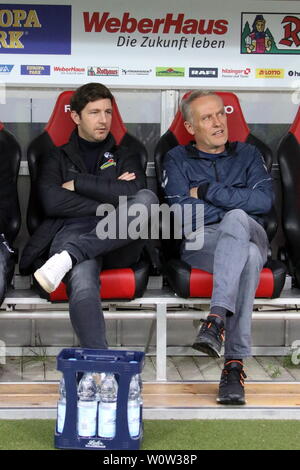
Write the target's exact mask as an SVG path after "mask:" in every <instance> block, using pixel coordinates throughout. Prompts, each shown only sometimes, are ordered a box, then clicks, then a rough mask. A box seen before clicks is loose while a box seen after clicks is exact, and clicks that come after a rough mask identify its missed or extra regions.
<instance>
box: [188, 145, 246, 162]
mask: <svg viewBox="0 0 300 470" xmlns="http://www.w3.org/2000/svg"><path fill="white" fill-rule="evenodd" d="M195 144H196V142H195V141H193V140H192V141H191V142H190V143H189V144H187V145H185V149H186V151H187V152H188V156H189V157H191V158H201V159H202V160H209V161H211V160H213V159H214V160H215V159H216V158H220V157H228V156H235V155H236V146H237V142H229V141H227V142H226V144H225V150H224V152H222V153H219V154H216V155H215V154H213V153H212V154H211V156H207V157H206V156H205V155H206V154H205V152H201V151H199V150H198V149H197V148H196V146H195ZM199 152H200V154H199Z"/></svg>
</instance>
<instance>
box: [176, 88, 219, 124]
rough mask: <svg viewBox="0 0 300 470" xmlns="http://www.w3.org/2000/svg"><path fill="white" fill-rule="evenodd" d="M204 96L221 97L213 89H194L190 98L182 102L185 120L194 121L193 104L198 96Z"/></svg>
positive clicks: (181, 108)
mask: <svg viewBox="0 0 300 470" xmlns="http://www.w3.org/2000/svg"><path fill="white" fill-rule="evenodd" d="M202 96H217V97H218V98H220V97H219V96H218V95H217V94H216V93H214V92H213V91H211V90H195V91H193V92H192V93H191V94H190V95H189V97H188V98H186V99H185V100H182V101H181V104H180V111H181V112H182V116H183V120H184V121H188V122H190V123H191V124H192V123H193V116H192V113H191V104H192V102H193V101H195V100H196V99H197V98H201V97H202Z"/></svg>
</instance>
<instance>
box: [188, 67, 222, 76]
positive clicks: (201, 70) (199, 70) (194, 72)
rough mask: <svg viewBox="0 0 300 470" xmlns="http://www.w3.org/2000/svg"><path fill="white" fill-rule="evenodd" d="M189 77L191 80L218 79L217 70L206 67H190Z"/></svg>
mask: <svg viewBox="0 0 300 470" xmlns="http://www.w3.org/2000/svg"><path fill="white" fill-rule="evenodd" d="M189 76H190V77H192V78H218V69H217V68H208V67H190V68H189Z"/></svg>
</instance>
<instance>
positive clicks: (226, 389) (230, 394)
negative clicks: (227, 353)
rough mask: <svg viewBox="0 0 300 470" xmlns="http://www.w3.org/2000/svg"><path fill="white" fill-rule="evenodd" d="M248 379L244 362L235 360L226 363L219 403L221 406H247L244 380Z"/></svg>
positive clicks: (220, 386) (221, 381) (220, 387)
mask: <svg viewBox="0 0 300 470" xmlns="http://www.w3.org/2000/svg"><path fill="white" fill-rule="evenodd" d="M246 377H247V376H246V374H245V372H244V370H243V363H242V362H240V361H234V360H233V361H229V362H227V363H225V365H224V369H223V370H222V375H221V380H220V385H219V396H218V398H217V403H219V404H221V405H245V403H246V400H245V390H244V379H245V378H246Z"/></svg>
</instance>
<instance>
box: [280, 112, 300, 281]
mask: <svg viewBox="0 0 300 470" xmlns="http://www.w3.org/2000/svg"><path fill="white" fill-rule="evenodd" d="M278 163H279V167H280V175H281V182H282V227H283V231H284V235H285V240H286V244H285V248H286V253H285V258H286V261H287V264H288V267H289V271H290V274H291V276H292V278H293V284H294V285H295V287H300V248H299V240H300V107H299V109H298V112H297V114H296V116H295V119H294V121H293V123H292V124H291V126H290V128H289V130H288V132H287V133H286V135H284V136H283V138H282V139H281V142H280V144H279V147H278Z"/></svg>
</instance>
